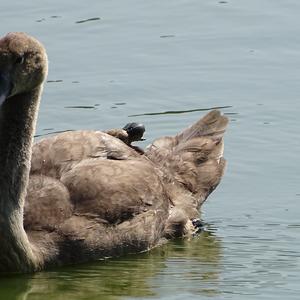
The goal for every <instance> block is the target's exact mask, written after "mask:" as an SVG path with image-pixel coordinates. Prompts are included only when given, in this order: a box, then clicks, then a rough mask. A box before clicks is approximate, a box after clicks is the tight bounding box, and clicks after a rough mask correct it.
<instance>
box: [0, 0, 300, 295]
mask: <svg viewBox="0 0 300 300" xmlns="http://www.w3.org/2000/svg"><path fill="white" fill-rule="evenodd" d="M0 8H1V10H0V17H1V35H4V34H5V33H6V32H9V31H26V32H28V33H30V34H32V35H34V36H36V37H38V38H39V39H40V40H41V41H42V42H43V43H44V44H45V46H46V48H47V51H48V55H49V61H50V65H49V67H50V69H49V77H48V82H47V84H46V85H45V91H44V96H43V101H42V104H41V111H40V116H39V121H38V128H37V133H36V134H37V136H43V135H45V134H50V133H53V132H59V131H63V130H74V129H79V128H89V129H107V128H112V127H120V126H123V125H124V124H126V123H127V122H132V121H138V122H143V123H144V124H145V125H146V130H147V133H146V139H147V140H146V141H145V142H144V145H146V144H147V143H150V141H151V140H153V139H154V138H155V137H158V136H163V135H170V134H175V133H176V132H178V131H180V130H181V129H182V128H184V127H185V126H187V125H189V124H191V123H192V122H194V121H196V120H197V119H198V118H199V117H200V116H202V115H203V113H204V112H205V110H207V109H210V108H213V107H221V110H222V111H223V112H224V113H225V114H227V115H228V117H229V118H230V120H231V123H230V127H229V130H228V134H227V135H226V151H225V156H226V158H227V160H228V168H227V172H226V175H225V177H224V180H223V181H222V183H221V185H220V186H219V187H218V189H217V190H216V191H215V192H214V193H213V195H212V196H211V197H210V199H209V201H208V203H207V204H205V206H204V207H203V210H202V211H203V213H202V218H203V220H204V221H205V222H206V223H207V226H206V231H207V232H204V233H203V234H201V235H200V236H199V237H197V238H195V239H194V240H192V241H174V242H172V243H170V244H168V245H166V246H164V247H161V248H157V249H155V250H153V251H151V252H150V253H145V254H140V255H133V256H128V257H123V258H118V259H113V260H107V261H99V262H96V263H92V264H88V265H83V266H76V267H69V268H64V269H59V270H53V271H48V272H42V273H38V274H34V275H26V276H10V277H8V278H2V279H1V280H0V297H1V299H22V300H23V299H41V298H43V299H69V298H70V299H200V298H201V299H205V298H208V299H282V298H284V299H298V298H299V294H300V287H299V284H298V283H299V281H300V275H299V274H300V221H299V211H300V187H299V182H300V180H299V174H300V159H299V152H300V143H299V129H300V120H299V111H300V101H299V95H300V84H299V82H300V71H299V70H300V21H299V13H300V2H299V1H296V0H278V1H271V0H252V1H246V0H228V1H213V0H203V1H197V0H174V1H157V0H153V1H138V0H124V1H123V0H122V1H121V0H102V1H98V2H97V1H83V2H74V1H58V0H51V1H49V0H47V1H43V2H41V1H30V2H29V1H20V0H15V1H4V0H2V1H1V5H0ZM37 138H40V137H37Z"/></svg>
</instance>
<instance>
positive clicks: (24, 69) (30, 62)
mask: <svg viewBox="0 0 300 300" xmlns="http://www.w3.org/2000/svg"><path fill="white" fill-rule="evenodd" d="M47 72H48V60H47V55H46V51H45V48H44V47H43V45H42V44H41V43H40V42H39V41H37V40H36V39H35V38H33V37H31V36H29V35H27V34H25V33H22V32H13V33H8V34H7V35H6V36H4V37H3V38H0V105H1V104H2V103H3V102H4V101H5V100H6V99H8V98H10V97H12V96H15V95H18V94H22V93H27V92H30V91H31V90H33V89H35V88H37V87H38V86H40V85H41V84H42V83H43V81H44V80H45V78H46V76H47Z"/></svg>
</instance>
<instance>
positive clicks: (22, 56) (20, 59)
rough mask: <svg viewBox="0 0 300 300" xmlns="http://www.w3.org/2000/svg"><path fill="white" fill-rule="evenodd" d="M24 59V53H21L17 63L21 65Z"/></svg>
mask: <svg viewBox="0 0 300 300" xmlns="http://www.w3.org/2000/svg"><path fill="white" fill-rule="evenodd" d="M24 60H25V58H24V55H20V56H18V57H17V58H16V60H15V63H16V64H17V65H21V64H22V63H23V62H24Z"/></svg>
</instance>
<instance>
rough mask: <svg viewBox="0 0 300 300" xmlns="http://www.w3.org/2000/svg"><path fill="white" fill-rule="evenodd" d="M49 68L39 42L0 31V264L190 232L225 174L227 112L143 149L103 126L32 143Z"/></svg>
mask: <svg viewBox="0 0 300 300" xmlns="http://www.w3.org/2000/svg"><path fill="white" fill-rule="evenodd" d="M46 75H47V56H46V52H45V50H44V48H43V46H42V45H41V44H40V43H39V42H38V41H37V40H35V39H34V38H32V37H30V36H28V35H26V34H24V33H9V34H8V35H6V36H5V37H4V38H2V39H0V245H1V246H0V272H33V271H38V270H41V269H44V268H47V267H50V266H59V265H63V264H72V263H78V262H84V261H89V260H96V259H100V258H104V257H110V256H117V255H122V254H124V253H133V252H140V251H145V250H148V249H151V248H152V247H154V246H156V245H158V244H159V243H160V241H161V239H162V238H165V237H168V238H171V237H174V236H184V235H189V234H191V233H192V230H193V222H192V220H193V219H194V218H197V216H198V209H199V207H200V205H201V204H202V203H203V202H204V201H205V199H206V198H207V196H208V195H209V194H210V193H211V192H212V190H213V189H214V188H215V187H216V186H217V185H218V183H219V182H220V179H221V177H222V174H223V170H224V166H225V161H224V159H223V158H222V155H223V134H224V131H225V128H226V125H227V122H228V120H227V118H226V117H224V116H221V114H220V113H219V112H218V111H212V112H210V113H208V114H207V115H206V116H205V117H204V118H203V119H201V120H200V121H198V122H197V123H196V124H194V125H193V126H191V127H189V128H187V129H186V130H184V131H183V132H182V133H180V134H178V135H176V136H175V137H165V138H161V139H158V140H156V141H155V142H154V143H153V144H152V145H150V146H149V147H148V148H147V149H146V151H145V153H144V154H142V155H141V153H139V152H138V151H135V150H134V149H133V148H131V147H129V146H128V145H126V143H124V142H123V141H121V140H120V139H117V138H115V137H113V136H111V135H109V134H107V133H104V132H100V131H74V132H65V133H61V134H59V135H57V136H54V137H50V138H47V139H44V140H41V141H40V142H38V143H37V144H36V145H35V146H33V135H34V130H35V125H36V118H37V112H38V107H39V101H40V97H41V93H42V87H43V82H44V80H45V78H46ZM127 129H128V128H127ZM129 144H130V143H129ZM32 152H33V155H32V160H31V154H32Z"/></svg>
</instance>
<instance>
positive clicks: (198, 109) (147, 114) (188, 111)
mask: <svg viewBox="0 0 300 300" xmlns="http://www.w3.org/2000/svg"><path fill="white" fill-rule="evenodd" d="M231 107H232V106H231V105H226V106H215V107H210V108H194V109H186V110H167V111H162V112H150V113H143V114H136V115H129V116H128V117H140V116H157V115H175V114H185V113H191V112H197V111H208V110H213V109H223V108H231Z"/></svg>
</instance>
